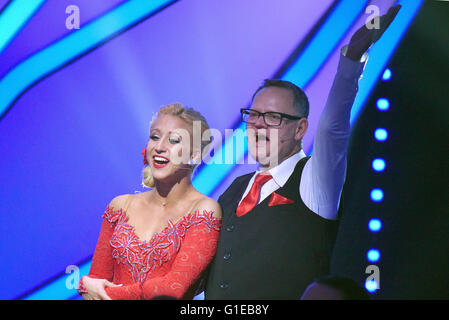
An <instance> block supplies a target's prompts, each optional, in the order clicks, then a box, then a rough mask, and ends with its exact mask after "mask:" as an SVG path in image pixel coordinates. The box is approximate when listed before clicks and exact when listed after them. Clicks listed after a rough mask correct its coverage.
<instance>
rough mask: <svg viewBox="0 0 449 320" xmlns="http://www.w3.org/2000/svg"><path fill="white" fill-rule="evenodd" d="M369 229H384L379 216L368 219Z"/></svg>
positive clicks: (372, 230) (374, 230) (375, 230)
mask: <svg viewBox="0 0 449 320" xmlns="http://www.w3.org/2000/svg"><path fill="white" fill-rule="evenodd" d="M368 229H369V230H370V231H371V232H379V231H380V229H382V221H380V219H377V218H372V219H370V221H368Z"/></svg>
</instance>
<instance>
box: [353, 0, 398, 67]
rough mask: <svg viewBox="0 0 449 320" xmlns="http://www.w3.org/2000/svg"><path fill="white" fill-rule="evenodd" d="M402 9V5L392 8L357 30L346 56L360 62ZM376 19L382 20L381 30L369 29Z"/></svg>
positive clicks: (380, 23)
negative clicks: (368, 26)
mask: <svg viewBox="0 0 449 320" xmlns="http://www.w3.org/2000/svg"><path fill="white" fill-rule="evenodd" d="M399 9H401V5H396V6H394V7H391V8H390V9H389V10H388V12H387V13H386V14H384V15H383V16H380V17H379V16H377V17H374V18H373V19H372V20H371V21H370V22H368V23H366V24H364V25H363V26H362V27H361V28H360V29H359V30H357V31H356V32H355V33H354V35H353V36H352V38H351V40H350V41H349V46H348V51H347V52H346V56H347V57H348V58H349V59H351V60H354V61H360V59H361V58H362V55H363V54H364V53H365V52H366V51H367V50H368V49H369V48H370V47H371V46H372V45H373V44H374V43H375V42H376V41H377V40H379V38H380V37H381V36H382V34H383V33H384V32H385V30H387V28H388V26H389V25H390V24H391V22H393V20H394V18H395V17H396V15H397V14H398V12H399ZM375 19H380V21H379V28H378V29H376V28H372V29H368V28H367V25H373V24H374V23H373V22H374V20H375Z"/></svg>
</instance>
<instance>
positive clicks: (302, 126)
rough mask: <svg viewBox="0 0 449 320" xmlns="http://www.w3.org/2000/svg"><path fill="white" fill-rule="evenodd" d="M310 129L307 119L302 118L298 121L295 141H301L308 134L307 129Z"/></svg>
mask: <svg viewBox="0 0 449 320" xmlns="http://www.w3.org/2000/svg"><path fill="white" fill-rule="evenodd" d="M308 127H309V122H308V121H307V119H306V118H301V119H299V120H298V125H297V126H296V134H295V140H296V141H300V140H301V139H302V138H303V137H304V135H305V134H306V131H307V128H308Z"/></svg>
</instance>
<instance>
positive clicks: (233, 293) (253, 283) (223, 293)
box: [205, 157, 338, 300]
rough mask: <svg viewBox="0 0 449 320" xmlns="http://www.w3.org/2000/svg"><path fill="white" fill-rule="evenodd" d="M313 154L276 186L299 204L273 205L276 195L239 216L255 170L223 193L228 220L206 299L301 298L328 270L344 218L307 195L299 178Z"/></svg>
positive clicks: (220, 199) (214, 261) (225, 217)
mask: <svg viewBox="0 0 449 320" xmlns="http://www.w3.org/2000/svg"><path fill="white" fill-rule="evenodd" d="M308 159H309V157H306V158H303V159H301V160H300V161H299V162H298V163H297V165H296V167H295V170H294V172H293V174H292V175H291V176H290V178H289V179H288V181H287V182H286V183H285V185H284V186H283V187H282V188H280V189H278V190H276V191H275V192H276V193H277V194H279V195H281V196H283V197H286V198H288V199H291V200H294V203H291V204H281V205H276V206H268V203H269V201H270V199H271V196H272V195H270V196H268V197H267V198H266V199H264V200H263V201H262V202H261V203H260V204H258V205H257V206H256V207H255V208H254V209H253V210H251V211H250V212H248V213H247V214H245V215H243V216H242V217H240V218H239V217H237V216H236V214H235V210H236V208H237V205H238V203H239V201H240V199H241V197H242V196H243V193H244V191H245V189H246V187H247V186H248V183H249V180H251V177H252V175H253V173H251V174H247V175H244V176H241V177H238V178H237V179H235V180H234V182H233V183H232V184H231V186H230V187H229V188H228V189H227V190H226V191H225V192H224V193H223V194H222V195H221V197H220V198H219V200H218V202H219V203H220V205H221V207H222V210H223V224H222V229H221V232H220V239H219V242H218V248H217V253H216V256H215V258H214V260H213V262H212V263H211V265H210V269H209V273H208V276H207V282H206V287H205V298H206V299H239V300H240V299H299V298H300V297H301V295H302V293H303V291H304V290H305V288H306V287H307V286H308V285H309V284H310V283H312V282H313V280H315V278H317V277H319V276H321V275H324V274H327V273H328V271H329V260H330V253H331V250H332V247H333V244H334V241H335V236H336V231H337V226H338V223H337V221H333V220H327V219H324V218H322V217H320V216H319V215H317V214H316V213H314V212H312V211H311V210H309V209H308V208H307V207H306V205H305V204H304V202H303V201H302V200H301V197H300V195H299V182H300V179H301V173H302V170H303V168H304V165H305V163H306V162H307V160H308Z"/></svg>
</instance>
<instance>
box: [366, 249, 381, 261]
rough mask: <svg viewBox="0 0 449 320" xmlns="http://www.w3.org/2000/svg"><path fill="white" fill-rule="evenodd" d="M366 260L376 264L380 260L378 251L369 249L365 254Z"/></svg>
mask: <svg viewBox="0 0 449 320" xmlns="http://www.w3.org/2000/svg"><path fill="white" fill-rule="evenodd" d="M366 258H367V259H368V261H370V262H377V261H379V259H380V251H379V250H377V249H369V250H368V252H367V253H366Z"/></svg>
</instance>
